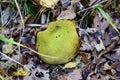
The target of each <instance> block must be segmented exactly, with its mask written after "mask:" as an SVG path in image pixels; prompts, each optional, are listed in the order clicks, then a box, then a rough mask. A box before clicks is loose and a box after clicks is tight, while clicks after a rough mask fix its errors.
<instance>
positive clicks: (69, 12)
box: [57, 9, 76, 20]
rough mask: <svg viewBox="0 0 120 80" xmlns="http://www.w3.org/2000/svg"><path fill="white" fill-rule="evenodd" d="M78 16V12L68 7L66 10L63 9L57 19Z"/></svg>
mask: <svg viewBox="0 0 120 80" xmlns="http://www.w3.org/2000/svg"><path fill="white" fill-rule="evenodd" d="M75 17H76V14H75V12H74V10H73V9H68V10H65V11H62V12H61V14H60V15H59V16H58V17H57V20H61V19H64V20H66V19H74V18H75Z"/></svg>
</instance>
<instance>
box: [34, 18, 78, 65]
mask: <svg viewBox="0 0 120 80" xmlns="http://www.w3.org/2000/svg"><path fill="white" fill-rule="evenodd" d="M79 41H80V39H79V36H78V34H77V31H76V29H75V22H74V21H70V20H58V21H54V22H51V23H49V24H48V28H47V29H46V30H44V31H40V32H38V33H37V39H36V46H37V50H38V52H39V53H40V54H45V55H48V56H52V57H55V58H51V57H45V56H41V55H39V56H40V58H41V59H42V60H43V61H44V62H46V63H49V64H63V63H66V62H68V61H70V60H71V59H73V58H74V57H75V55H76V51H77V49H78V46H79Z"/></svg>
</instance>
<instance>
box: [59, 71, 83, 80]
mask: <svg viewBox="0 0 120 80" xmlns="http://www.w3.org/2000/svg"><path fill="white" fill-rule="evenodd" d="M57 79H58V80H82V71H81V70H80V69H77V70H74V71H73V72H71V73H68V74H64V75H61V76H58V77H57Z"/></svg>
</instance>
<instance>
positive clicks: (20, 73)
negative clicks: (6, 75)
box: [12, 68, 28, 76]
mask: <svg viewBox="0 0 120 80" xmlns="http://www.w3.org/2000/svg"><path fill="white" fill-rule="evenodd" d="M27 73H28V70H24V69H23V68H19V69H18V70H17V71H14V72H12V75H13V76H25V75H27Z"/></svg>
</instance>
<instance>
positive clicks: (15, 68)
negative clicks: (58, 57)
mask: <svg viewBox="0 0 120 80" xmlns="http://www.w3.org/2000/svg"><path fill="white" fill-rule="evenodd" d="M15 1H16V0H15ZM46 1H47V0H46ZM50 1H52V0H50ZM56 1H57V2H55V5H54V2H51V4H50V3H49V4H48V5H45V4H44V6H42V4H41V5H40V4H39V3H37V2H39V0H30V3H29V4H30V5H33V6H34V8H35V9H37V10H38V12H36V13H35V14H34V15H33V14H30V13H28V14H27V15H26V12H24V11H26V10H23V9H22V8H23V7H22V6H25V5H24V4H23V3H24V2H25V1H24V0H23V1H20V0H17V4H18V7H17V6H16V5H14V4H16V2H14V1H13V0H11V1H6V0H2V1H0V13H1V14H0V36H5V37H6V38H8V39H10V38H13V40H14V41H15V42H18V43H19V42H20V44H23V45H25V46H27V47H29V48H32V49H33V50H35V51H36V50H37V49H36V44H35V43H36V42H35V39H36V33H37V32H38V31H41V30H45V29H46V28H47V27H46V25H48V23H50V22H52V21H56V20H60V19H65V20H74V21H75V22H76V30H77V32H78V34H79V37H80V39H81V46H80V47H79V48H78V51H76V53H77V55H76V57H75V58H74V59H73V60H72V61H71V62H68V63H66V64H62V65H50V64H47V63H44V62H43V61H42V60H41V59H40V58H38V55H37V54H34V52H32V51H30V50H28V49H27V48H24V47H20V46H16V45H13V44H9V43H6V42H3V41H0V45H1V46H0V53H1V54H0V66H1V68H0V78H1V79H3V78H5V80H16V79H17V78H18V77H19V78H20V80H28V79H29V80H119V79H120V55H119V53H120V37H119V33H118V32H116V30H114V28H112V26H116V27H115V29H116V28H117V30H118V31H119V30H120V24H119V23H120V11H119V9H120V1H119V0H114V1H112V0H111V1H108V0H104V1H103V0H99V1H97V0H90V1H89V0H83V1H82V0H76V1H74V0H56ZM29 4H26V5H29ZM99 4H102V5H103V9H102V10H101V9H99V10H98V9H97V8H96V5H99ZM45 6H47V7H45ZM17 8H19V10H20V12H21V13H22V14H21V15H20V12H19V11H18V10H17ZM29 10H31V9H29ZM39 10H42V11H39ZM103 11H104V12H105V13H106V15H109V20H108V19H106V17H105V15H103V13H102V12H103ZM30 12H31V11H30ZM48 15H49V16H48ZM21 16H22V17H23V20H21ZM22 21H24V23H25V27H22V24H23V23H21V22H22ZM109 23H110V24H109ZM111 24H112V26H111ZM113 24H114V25H113ZM6 53H8V54H6ZM3 54H4V56H3ZM66 66H67V67H66ZM64 67H65V68H64ZM26 68H27V69H28V70H29V72H28V73H27V74H19V73H17V72H19V71H22V72H24V70H26ZM11 72H12V73H13V72H16V74H17V76H16V77H15V76H14V77H13V75H11ZM22 72H21V73H22ZM3 73H4V74H3ZM5 75H6V77H5ZM21 75H22V77H21Z"/></svg>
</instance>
